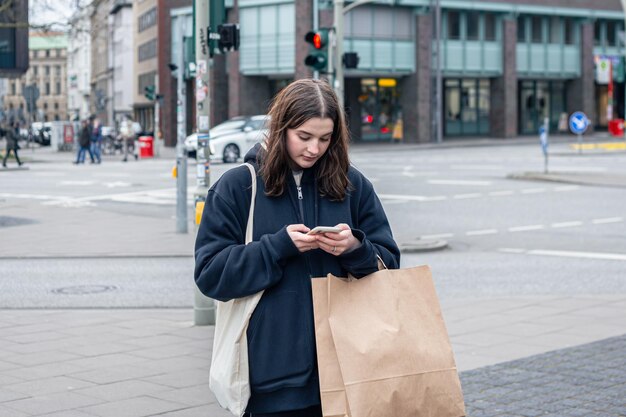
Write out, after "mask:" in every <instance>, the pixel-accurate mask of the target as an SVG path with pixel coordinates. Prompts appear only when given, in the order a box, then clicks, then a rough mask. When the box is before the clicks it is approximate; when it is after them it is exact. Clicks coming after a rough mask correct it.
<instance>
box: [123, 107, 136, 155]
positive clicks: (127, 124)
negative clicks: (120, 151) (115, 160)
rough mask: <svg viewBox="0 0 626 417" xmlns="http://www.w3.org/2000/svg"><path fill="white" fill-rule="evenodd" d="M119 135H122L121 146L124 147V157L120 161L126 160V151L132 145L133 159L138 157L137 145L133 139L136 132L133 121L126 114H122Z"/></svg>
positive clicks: (127, 151)
mask: <svg viewBox="0 0 626 417" xmlns="http://www.w3.org/2000/svg"><path fill="white" fill-rule="evenodd" d="M120 135H121V136H122V142H123V143H122V146H123V147H124V159H122V162H127V161H128V153H129V148H130V147H131V146H132V150H133V156H134V157H135V161H136V160H137V159H138V158H139V157H138V155H137V152H138V149H137V148H138V146H137V143H136V141H135V138H136V136H137V135H136V134H135V131H134V129H133V121H132V120H131V119H130V117H128V116H124V119H122V122H121V123H120Z"/></svg>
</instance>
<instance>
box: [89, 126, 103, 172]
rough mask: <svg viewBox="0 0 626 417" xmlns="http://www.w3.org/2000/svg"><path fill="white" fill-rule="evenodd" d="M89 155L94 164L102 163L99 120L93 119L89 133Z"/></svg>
mask: <svg viewBox="0 0 626 417" xmlns="http://www.w3.org/2000/svg"><path fill="white" fill-rule="evenodd" d="M91 153H92V154H93V157H94V159H95V160H96V163H98V164H100V163H102V124H101V123H100V119H97V118H94V119H93V125H92V133H91Z"/></svg>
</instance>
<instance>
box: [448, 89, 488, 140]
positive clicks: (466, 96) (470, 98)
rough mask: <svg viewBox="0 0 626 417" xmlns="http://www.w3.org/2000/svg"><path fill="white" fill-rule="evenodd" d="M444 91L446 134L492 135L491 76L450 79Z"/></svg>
mask: <svg viewBox="0 0 626 417" xmlns="http://www.w3.org/2000/svg"><path fill="white" fill-rule="evenodd" d="M444 87H445V94H444V103H443V107H444V111H445V115H444V118H445V124H444V129H445V130H444V134H445V135H446V136H476V135H488V134H489V130H490V125H489V109H490V91H489V80H488V79H446V80H445V84H444Z"/></svg>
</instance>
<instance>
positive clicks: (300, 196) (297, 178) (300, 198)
mask: <svg viewBox="0 0 626 417" xmlns="http://www.w3.org/2000/svg"><path fill="white" fill-rule="evenodd" d="M294 180H295V182H296V191H297V192H298V207H299V208H300V221H301V222H302V224H304V204H303V201H304V195H303V194H302V186H301V185H300V181H301V180H302V177H300V176H295V175H294ZM304 261H305V262H306V266H307V269H308V270H309V278H312V277H313V270H312V269H311V261H310V260H309V254H308V253H304Z"/></svg>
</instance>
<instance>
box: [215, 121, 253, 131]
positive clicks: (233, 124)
mask: <svg viewBox="0 0 626 417" xmlns="http://www.w3.org/2000/svg"><path fill="white" fill-rule="evenodd" d="M245 123H246V121H245V120H230V121H227V122H224V123H222V124H219V125H217V126H215V127H214V128H213V129H211V131H212V132H222V131H226V130H237V129H241V128H243V125H244V124H245Z"/></svg>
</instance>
